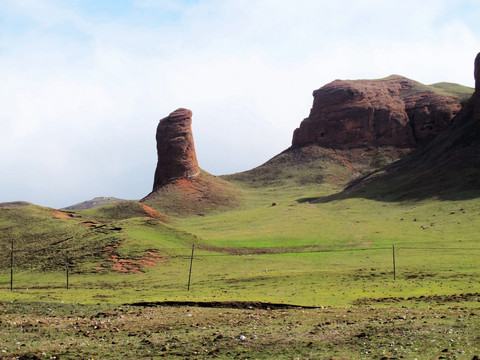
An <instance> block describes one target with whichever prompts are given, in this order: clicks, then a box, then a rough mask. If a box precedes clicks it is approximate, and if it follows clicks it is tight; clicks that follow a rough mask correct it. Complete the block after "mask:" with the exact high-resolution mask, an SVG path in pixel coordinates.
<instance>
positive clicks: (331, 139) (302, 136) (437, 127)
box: [292, 76, 461, 148]
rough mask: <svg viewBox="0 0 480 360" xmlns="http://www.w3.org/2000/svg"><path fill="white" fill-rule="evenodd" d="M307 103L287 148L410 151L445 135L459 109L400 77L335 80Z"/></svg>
mask: <svg viewBox="0 0 480 360" xmlns="http://www.w3.org/2000/svg"><path fill="white" fill-rule="evenodd" d="M313 97H314V101H313V106H312V109H311V111H310V115H309V117H308V118H306V119H305V120H303V121H302V123H301V124H300V127H299V128H298V129H296V130H295V132H294V134H293V140H292V146H301V145H306V144H311V143H317V144H319V145H322V146H326V147H332V148H353V147H363V146H397V147H404V148H413V147H415V146H416V145H418V144H422V143H425V142H428V141H429V140H431V139H432V138H434V137H435V136H436V135H438V134H439V133H440V132H442V131H443V130H445V129H446V128H447V127H448V126H449V125H450V123H451V120H452V119H453V117H454V116H455V115H456V114H457V113H458V112H459V111H460V108H461V105H460V101H458V100H456V99H454V98H452V97H448V96H443V95H438V94H435V93H434V92H433V91H430V90H429V88H428V87H427V86H424V85H422V84H419V83H417V82H415V81H412V80H409V79H407V78H403V77H400V76H390V77H388V78H385V79H381V80H356V81H343V80H335V81H333V82H331V83H329V84H327V85H325V86H323V87H322V88H320V89H318V90H316V91H314V92H313Z"/></svg>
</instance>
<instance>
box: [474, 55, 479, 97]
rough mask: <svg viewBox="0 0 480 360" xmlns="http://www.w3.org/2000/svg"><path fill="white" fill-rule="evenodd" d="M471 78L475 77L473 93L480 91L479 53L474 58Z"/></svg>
mask: <svg viewBox="0 0 480 360" xmlns="http://www.w3.org/2000/svg"><path fill="white" fill-rule="evenodd" d="M473 76H474V77H475V91H479V90H480V53H478V54H477V57H476V58H475V67H474V70H473Z"/></svg>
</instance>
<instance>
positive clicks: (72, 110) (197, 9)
mask: <svg viewBox="0 0 480 360" xmlns="http://www.w3.org/2000/svg"><path fill="white" fill-rule="evenodd" d="M464 3H469V4H471V2H458V4H464ZM74 4H75V6H77V8H74V7H73V6H70V7H69V5H68V3H64V2H60V1H58V2H55V1H47V0H41V1H40V0H39V1H26V0H25V1H6V2H5V9H6V13H5V14H6V15H4V16H6V17H8V18H9V22H14V23H15V21H17V20H18V21H17V22H18V24H20V25H18V26H13V25H10V27H8V28H6V29H1V28H0V30H1V31H2V33H4V34H6V35H5V36H4V37H3V38H0V68H2V69H8V72H3V73H2V75H0V96H1V98H2V99H4V103H3V104H2V107H1V109H0V122H1V123H2V129H3V131H2V132H1V133H0V154H5V155H4V156H2V157H0V168H1V169H2V172H3V173H4V174H6V175H5V176H2V178H1V179H0V201H9V200H16V199H26V200H30V201H34V202H37V203H40V204H44V205H53V206H66V205H69V204H71V203H74V202H79V201H82V200H85V199H87V198H91V197H93V196H100V195H105V196H109V195H113V196H117V197H124V198H140V197H142V196H144V195H146V194H147V193H148V192H149V191H150V188H151V184H152V182H153V172H154V168H155V163H156V154H155V142H154V138H155V128H156V125H157V122H158V120H159V119H160V118H162V117H164V116H167V115H168V114H169V113H170V112H171V111H173V110H175V109H176V108H178V107H188V108H190V109H192V110H193V112H194V119H193V128H194V136H195V143H196V149H197V155H198V158H199V162H200V165H201V167H203V168H204V169H206V170H207V171H210V172H213V173H215V174H223V173H231V172H236V171H242V170H246V169H248V168H251V167H254V166H256V165H259V164H261V163H263V162H264V161H266V160H268V159H269V158H270V157H272V156H274V155H276V154H277V153H279V152H280V151H282V150H284V149H285V148H287V147H288V146H289V145H290V141H291V135H292V132H293V130H294V128H295V127H297V126H298V124H299V123H300V121H301V120H302V119H303V118H304V117H306V116H308V113H309V110H310V106H311V103H312V97H311V94H312V91H313V90H314V89H316V88H319V87H320V86H322V85H324V84H325V83H327V82H330V81H332V80H334V79H336V78H351V79H353V78H378V77H384V76H388V75H390V74H392V73H397V74H402V75H405V76H407V77H411V78H413V79H415V80H419V81H421V82H424V83H433V82H438V81H451V82H458V83H462V84H465V85H470V86H473V77H472V71H473V59H474V57H475V55H476V52H477V51H479V50H480V38H479V36H478V32H477V31H475V30H476V28H475V26H476V25H472V21H471V20H468V19H465V20H464V19H463V18H462V13H461V12H457V13H455V12H453V11H451V9H452V7H453V8H456V6H457V5H455V4H457V2H451V1H437V0H431V1H422V2H418V1H413V0H408V1H401V2H400V1H398V2H397V1H389V2H386V1H381V0H371V1H353V0H351V1H347V0H343V1H335V2H332V1H313V0H311V1H308V0H305V1H297V2H286V1H285V2H284V1H273V0H264V1H253V0H252V1H250V0H245V1H241V2H240V1H220V0H212V1H199V2H193V3H191V4H189V3H188V2H184V3H180V2H161V3H160V2H150V1H147V0H138V1H135V2H134V3H133V4H134V6H136V8H134V10H135V11H132V12H131V13H132V18H131V19H130V18H128V15H125V14H124V15H122V16H121V17H116V16H114V15H110V16H107V15H109V14H108V13H107V14H103V15H102V17H98V16H94V15H95V14H90V13H89V12H88V11H87V10H84V11H80V10H78V7H81V4H82V3H81V2H74ZM159 4H162V5H161V6H159ZM452 4H453V5H452ZM458 6H460V5H458ZM476 8H480V6H478V5H477V6H476ZM447 10H448V11H449V13H448V14H446V13H445V12H446V11H447ZM477 10H478V9H477ZM470 12H471V9H470ZM127 13H128V12H127ZM452 14H453V15H452ZM0 16H1V15H0ZM126 16H127V17H126ZM99 19H100V20H99ZM142 19H145V21H144V22H142ZM156 19H159V20H156ZM440 20H441V21H440ZM5 26H6V25H5ZM19 29H20V30H19ZM25 196H28V198H25Z"/></svg>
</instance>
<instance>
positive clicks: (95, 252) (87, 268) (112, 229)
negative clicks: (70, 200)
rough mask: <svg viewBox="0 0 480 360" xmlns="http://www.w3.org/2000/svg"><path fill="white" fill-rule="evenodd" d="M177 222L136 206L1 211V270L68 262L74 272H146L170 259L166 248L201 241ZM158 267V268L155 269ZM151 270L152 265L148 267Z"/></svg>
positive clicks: (127, 203) (47, 267) (42, 268)
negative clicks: (176, 224) (157, 263)
mask: <svg viewBox="0 0 480 360" xmlns="http://www.w3.org/2000/svg"><path fill="white" fill-rule="evenodd" d="M171 220H172V219H171V218H169V217H167V216H165V215H163V214H161V213H159V212H157V211H155V210H153V209H152V208H150V207H148V206H146V205H145V204H140V203H138V202H136V201H125V202H117V203H113V204H108V205H105V206H103V207H96V208H93V209H89V210H76V211H73V210H55V209H52V208H45V207H41V206H37V205H25V206H21V207H18V206H17V207H3V208H0V229H1V230H2V235H1V237H0V242H1V247H2V249H4V250H3V252H4V255H5V256H0V269H7V268H8V267H9V266H10V256H7V254H8V255H9V253H10V251H11V246H12V243H13V247H14V263H15V269H16V270H19V269H22V270H24V271H33V272H35V271H40V272H44V271H58V270H60V269H62V268H64V267H65V264H66V262H67V258H68V262H69V265H70V268H71V270H72V271H73V272H74V273H79V274H80V273H82V274H86V273H95V272H99V271H100V272H102V271H103V272H107V273H108V272H112V271H113V272H129V271H136V272H141V271H143V270H144V268H143V265H142V264H147V263H148V261H147V260H148V259H150V263H151V265H154V264H155V261H156V260H158V261H160V260H159V259H165V258H167V256H166V255H165V254H162V252H163V251H164V250H163V249H164V248H171V247H179V246H180V247H182V246H190V244H192V243H194V242H196V241H198V239H197V238H195V237H194V236H193V235H191V234H188V233H185V232H183V231H181V230H178V229H176V228H175V227H173V226H172V225H170V224H169V223H170V222H171ZM152 262H153V264H152ZM147 266H148V264H147Z"/></svg>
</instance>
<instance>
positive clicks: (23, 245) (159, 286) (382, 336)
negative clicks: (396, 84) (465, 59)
mask: <svg viewBox="0 0 480 360" xmlns="http://www.w3.org/2000/svg"><path fill="white" fill-rule="evenodd" d="M377 160H378V159H377ZM335 161H336V160H335ZM339 164H340V163H339ZM338 166H339V169H341V171H340V170H339V172H337V173H336V174H333V175H335V176H333V175H332V174H328V173H327V172H326V170H325V169H323V168H322V167H321V166H320V165H319V166H318V169H320V170H321V171H320V172H321V176H320V177H318V176H317V175H318V174H319V173H318V172H315V171H313V170H312V171H311V172H310V173H307V175H308V176H307V177H308V179H309V180H308V181H306V180H305V179H306V178H307V177H305V176H306V175H305V174H303V175H302V176H303V178H302V179H303V180H301V181H299V178H295V177H294V176H293V175H292V176H290V177H287V179H288V181H284V182H280V183H278V182H274V183H272V184H271V185H270V186H269V185H268V182H269V181H270V180H269V179H268V177H257V176H256V175H258V174H247V175H245V176H247V177H249V179H248V181H245V179H240V178H238V176H232V177H231V178H230V181H232V182H233V185H231V186H229V191H232V190H231V189H235V201H238V206H237V207H234V208H224V207H222V208H221V210H217V211H210V212H203V211H202V212H198V211H192V212H189V213H188V215H187V216H172V214H170V215H165V214H162V213H159V212H157V211H156V210H154V209H152V208H150V207H148V206H146V205H145V204H142V203H138V202H121V203H115V204H110V205H107V206H105V207H99V208H94V209H90V210H75V211H58V210H54V209H50V208H43V207H39V206H36V205H28V204H23V205H25V206H12V207H4V208H2V209H0V215H1V216H0V228H1V230H2V232H1V237H0V240H1V242H2V247H1V249H2V253H1V254H0V339H2V343H1V344H0V351H3V353H2V355H1V356H3V357H5V358H20V357H21V356H25V357H24V358H35V357H34V356H36V357H37V358H53V356H56V357H57V358H60V359H63V358H72V359H74V358H119V357H123V358H130V357H133V356H134V355H135V356H137V357H141V358H149V357H150V358H157V357H165V356H166V357H171V358H175V357H178V358H214V357H217V358H258V359H271V358H284V359H295V358H299V359H317V358H320V359H328V358H337V359H370V358H378V359H382V358H384V359H388V358H401V357H403V358H409V359H410V358H411V359H413V358H418V359H431V358H455V357H456V358H464V359H472V358H473V357H474V356H480V352H479V351H478V350H477V346H479V344H478V340H479V338H478V335H477V332H476V330H477V329H478V325H479V321H480V320H478V319H477V318H478V316H477V314H480V305H479V299H480V285H479V283H478V279H479V277H480V265H479V263H478V258H479V255H480V246H479V245H478V233H477V229H478V228H479V227H480V220H479V219H480V217H479V215H480V201H478V200H477V199H476V198H475V197H474V196H471V197H465V198H464V199H461V200H445V199H438V198H435V197H432V196H431V197H425V198H423V199H421V200H418V199H417V200H405V201H393V199H391V198H388V197H387V198H385V199H382V198H380V199H373V198H367V197H360V196H357V197H352V198H343V199H340V198H339V199H336V200H329V201H320V202H319V199H324V198H325V196H328V195H330V194H332V193H334V192H335V191H338V190H340V189H341V188H342V185H343V183H342V181H347V180H348V179H347V178H348V176H345V174H343V171H344V170H345V167H344V166H343V165H342V166H343V167H342V166H341V164H340V165H338ZM322 174H323V175H322ZM325 176H331V177H330V178H329V179H330V180H331V179H333V178H335V179H337V181H323V180H322V179H325ZM315 179H316V180H315ZM342 179H343V180H342ZM315 181H318V182H317V183H316V182H315ZM222 184H225V182H224V181H223V180H222ZM222 186H224V185H222ZM175 194H176V195H177V193H175ZM195 196H197V195H195ZM216 198H217V199H218V197H216ZM156 201H158V199H157V200H156ZM177 205H178V204H177ZM177 205H175V206H177ZM163 206H166V205H165V204H164V205H163ZM209 206H211V205H209ZM176 211H178V206H177V207H176V208H175V211H173V214H175V212H176ZM12 239H13V240H14V246H15V252H14V269H13V270H14V272H13V275H14V276H13V280H14V281H13V287H14V289H13V291H10V259H11V258H10V255H11V254H10V244H11V240H12ZM192 246H194V248H193V250H194V256H193V261H192V262H191V254H192ZM393 246H395V274H394V269H393V249H392V247H393ZM67 256H68V264H69V289H66V275H67V272H66V265H67ZM190 264H191V265H192V273H191V278H190V280H191V282H190V289H189V290H188V288H187V286H188V281H189V269H190ZM394 275H395V279H394ZM171 302H177V304H175V306H174V305H173V304H172V303H171ZM139 303H141V304H139ZM135 304H137V305H135ZM219 304H223V305H222V306H224V307H221V308H219V307H218V306H219ZM239 304H240V305H239ZM275 304H277V305H275ZM147 305H153V306H147ZM194 305H198V306H194ZM285 305H297V306H301V307H302V308H295V307H285ZM201 306H207V307H201ZM239 306H240V307H241V308H238V307H239ZM310 307H312V308H310ZM27 356H30V357H27Z"/></svg>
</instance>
